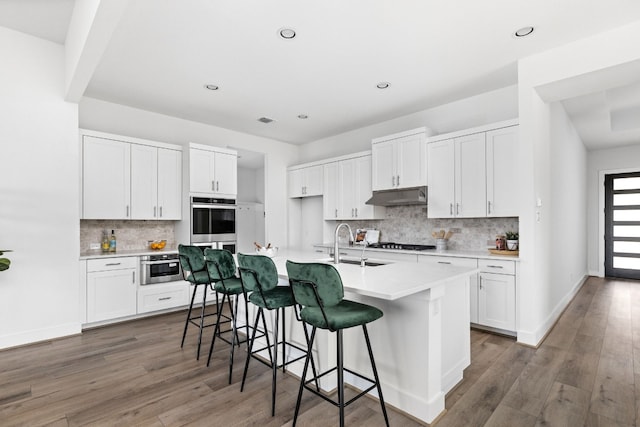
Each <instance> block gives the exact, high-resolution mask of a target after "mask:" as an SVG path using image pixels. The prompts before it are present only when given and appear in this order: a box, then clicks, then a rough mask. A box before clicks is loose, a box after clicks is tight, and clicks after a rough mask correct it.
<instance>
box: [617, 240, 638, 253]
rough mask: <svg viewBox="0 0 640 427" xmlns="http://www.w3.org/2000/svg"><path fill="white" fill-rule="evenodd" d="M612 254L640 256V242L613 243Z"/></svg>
mask: <svg viewBox="0 0 640 427" xmlns="http://www.w3.org/2000/svg"><path fill="white" fill-rule="evenodd" d="M613 252H616V253H620V252H624V253H628V254H640V242H613Z"/></svg>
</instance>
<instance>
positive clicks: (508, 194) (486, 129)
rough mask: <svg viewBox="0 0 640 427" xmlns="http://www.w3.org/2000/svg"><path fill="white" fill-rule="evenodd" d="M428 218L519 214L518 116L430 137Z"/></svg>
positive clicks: (428, 154) (428, 151)
mask: <svg viewBox="0 0 640 427" xmlns="http://www.w3.org/2000/svg"><path fill="white" fill-rule="evenodd" d="M427 146H428V149H427V158H428V164H429V166H428V168H427V170H428V181H429V209H428V211H427V215H428V217H429V218H476V217H488V216H489V217H506V216H518V209H517V201H518V192H517V188H518V172H517V161H516V160H517V149H518V125H517V122H516V121H514V120H509V121H506V122H501V123H495V124H492V125H487V126H482V127H479V128H474V129H467V130H464V131H459V132H453V133H450V134H446V135H438V136H435V137H432V138H429V141H428V144H427Z"/></svg>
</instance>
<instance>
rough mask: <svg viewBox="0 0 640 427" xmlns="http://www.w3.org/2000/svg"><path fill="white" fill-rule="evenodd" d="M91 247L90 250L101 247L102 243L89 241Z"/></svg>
mask: <svg viewBox="0 0 640 427" xmlns="http://www.w3.org/2000/svg"><path fill="white" fill-rule="evenodd" d="M89 249H90V250H95V249H100V243H89Z"/></svg>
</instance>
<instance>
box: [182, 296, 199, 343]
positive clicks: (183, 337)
mask: <svg viewBox="0 0 640 427" xmlns="http://www.w3.org/2000/svg"><path fill="white" fill-rule="evenodd" d="M197 290H198V285H193V294H192V295H191V304H189V311H188V312H187V320H186V321H185V322H184V332H183V333H182V343H181V344H180V348H182V347H184V339H185V337H186V336H187V327H188V326H189V322H190V321H191V310H192V309H193V301H194V300H195V299H196V291H197Z"/></svg>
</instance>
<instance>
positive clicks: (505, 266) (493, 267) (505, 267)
mask: <svg viewBox="0 0 640 427" xmlns="http://www.w3.org/2000/svg"><path fill="white" fill-rule="evenodd" d="M478 267H479V268H480V271H481V272H482V273H498V274H516V263H515V261H505V260H501V259H480V260H478Z"/></svg>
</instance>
